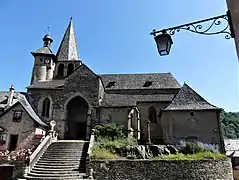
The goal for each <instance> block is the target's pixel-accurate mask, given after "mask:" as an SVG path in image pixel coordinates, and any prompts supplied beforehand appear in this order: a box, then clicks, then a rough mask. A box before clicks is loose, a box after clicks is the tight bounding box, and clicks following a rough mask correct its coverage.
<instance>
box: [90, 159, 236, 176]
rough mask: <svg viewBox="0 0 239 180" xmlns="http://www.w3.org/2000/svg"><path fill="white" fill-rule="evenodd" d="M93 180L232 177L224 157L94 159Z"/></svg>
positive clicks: (229, 163) (92, 162) (230, 168)
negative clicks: (192, 159) (205, 158)
mask: <svg viewBox="0 0 239 180" xmlns="http://www.w3.org/2000/svg"><path fill="white" fill-rule="evenodd" d="M91 167H92V168H93V170H94V172H93V173H94V178H95V180H102V179H109V180H113V179H114V180H123V179H124V180H199V179H205V180H233V174H232V165H231V161H230V159H224V160H201V161H186V160H183V161H179V160H174V161H173V160H171V161H167V160H160V161H158V160H109V161H104V160H95V161H91Z"/></svg>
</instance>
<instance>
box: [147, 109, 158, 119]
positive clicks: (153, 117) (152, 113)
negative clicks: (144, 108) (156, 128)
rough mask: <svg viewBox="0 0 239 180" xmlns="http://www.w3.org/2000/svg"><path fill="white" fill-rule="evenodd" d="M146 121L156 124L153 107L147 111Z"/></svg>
mask: <svg viewBox="0 0 239 180" xmlns="http://www.w3.org/2000/svg"><path fill="white" fill-rule="evenodd" d="M148 119H149V120H150V122H151V123H157V110H156V109H155V108H154V107H153V106H151V107H149V109H148Z"/></svg>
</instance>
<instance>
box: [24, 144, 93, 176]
mask: <svg viewBox="0 0 239 180" xmlns="http://www.w3.org/2000/svg"><path fill="white" fill-rule="evenodd" d="M88 145H89V142H87V141H75V140H58V141H56V142H53V143H52V144H50V146H49V147H48V148H47V149H46V151H45V152H44V153H43V155H42V156H41V157H40V159H39V160H38V161H37V163H36V164H35V165H34V166H33V168H32V169H31V171H30V172H29V173H28V174H27V176H26V177H25V178H26V179H39V180H40V179H42V180H43V179H55V180H58V179H74V180H80V179H86V178H87V177H86V166H85V163H86V161H85V160H86V153H87V149H88Z"/></svg>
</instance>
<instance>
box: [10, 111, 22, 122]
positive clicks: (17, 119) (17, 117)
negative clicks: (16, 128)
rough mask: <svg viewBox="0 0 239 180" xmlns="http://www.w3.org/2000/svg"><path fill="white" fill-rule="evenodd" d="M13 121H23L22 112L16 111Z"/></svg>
mask: <svg viewBox="0 0 239 180" xmlns="http://www.w3.org/2000/svg"><path fill="white" fill-rule="evenodd" d="M12 120H13V121H14V122H20V121H21V120H22V111H14V112H13V117H12Z"/></svg>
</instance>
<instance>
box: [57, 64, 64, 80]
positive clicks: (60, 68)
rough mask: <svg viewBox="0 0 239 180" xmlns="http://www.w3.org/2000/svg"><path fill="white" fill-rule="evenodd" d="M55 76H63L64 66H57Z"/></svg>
mask: <svg viewBox="0 0 239 180" xmlns="http://www.w3.org/2000/svg"><path fill="white" fill-rule="evenodd" d="M57 76H58V77H63V76H64V64H59V66H58V70H57Z"/></svg>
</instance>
